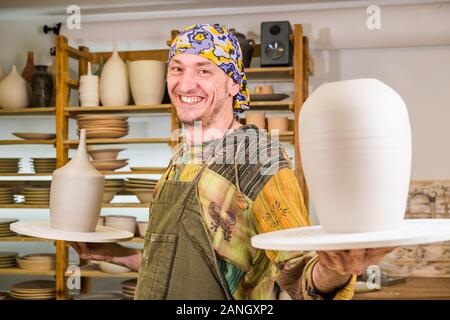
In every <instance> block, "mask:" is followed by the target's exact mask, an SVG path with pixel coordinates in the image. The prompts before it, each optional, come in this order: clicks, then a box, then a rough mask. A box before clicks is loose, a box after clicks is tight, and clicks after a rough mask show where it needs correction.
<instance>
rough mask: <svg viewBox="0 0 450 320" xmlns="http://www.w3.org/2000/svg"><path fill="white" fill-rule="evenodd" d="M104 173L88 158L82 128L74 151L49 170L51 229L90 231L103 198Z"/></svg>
mask: <svg viewBox="0 0 450 320" xmlns="http://www.w3.org/2000/svg"><path fill="white" fill-rule="evenodd" d="M104 182H105V177H104V176H103V175H102V174H101V173H100V172H98V171H97V170H96V169H95V167H94V166H93V165H92V164H91V161H90V160H89V155H88V153H87V151H86V130H85V129H82V130H81V134H80V143H79V146H78V150H77V153H76V154H75V156H74V157H73V158H72V160H71V161H70V162H68V163H67V164H66V165H65V166H64V167H62V168H59V169H57V170H56V171H55V172H54V173H53V178H52V183H51V188H50V220H51V226H52V228H54V229H59V230H67V231H74V232H93V231H95V227H96V225H97V222H98V219H99V216H100V210H101V207H102V199H103V186H104Z"/></svg>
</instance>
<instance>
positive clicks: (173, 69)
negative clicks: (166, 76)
mask: <svg viewBox="0 0 450 320" xmlns="http://www.w3.org/2000/svg"><path fill="white" fill-rule="evenodd" d="M172 71H175V72H180V71H181V68H180V67H172Z"/></svg>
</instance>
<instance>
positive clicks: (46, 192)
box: [21, 186, 50, 205]
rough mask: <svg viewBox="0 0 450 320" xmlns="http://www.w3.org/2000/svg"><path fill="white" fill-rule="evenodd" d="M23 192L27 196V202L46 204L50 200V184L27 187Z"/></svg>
mask: <svg viewBox="0 0 450 320" xmlns="http://www.w3.org/2000/svg"><path fill="white" fill-rule="evenodd" d="M21 194H22V195H24V196H25V204H33V205H46V204H49V202H50V186H48V187H25V188H23V190H22V192H21Z"/></svg>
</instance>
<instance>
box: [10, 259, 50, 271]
mask: <svg viewBox="0 0 450 320" xmlns="http://www.w3.org/2000/svg"><path fill="white" fill-rule="evenodd" d="M16 261H17V265H18V266H19V268H21V269H26V270H36V271H47V270H55V267H56V262H55V260H53V259H23V258H17V260H16Z"/></svg>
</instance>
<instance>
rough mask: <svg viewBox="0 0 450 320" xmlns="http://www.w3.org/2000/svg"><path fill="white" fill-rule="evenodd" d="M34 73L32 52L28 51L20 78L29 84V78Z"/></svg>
mask: <svg viewBox="0 0 450 320" xmlns="http://www.w3.org/2000/svg"><path fill="white" fill-rule="evenodd" d="M33 72H34V55H33V51H28V57H27V64H26V65H25V67H24V68H23V70H22V77H23V78H24V79H25V81H27V82H28V83H31V76H32V74H33Z"/></svg>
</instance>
